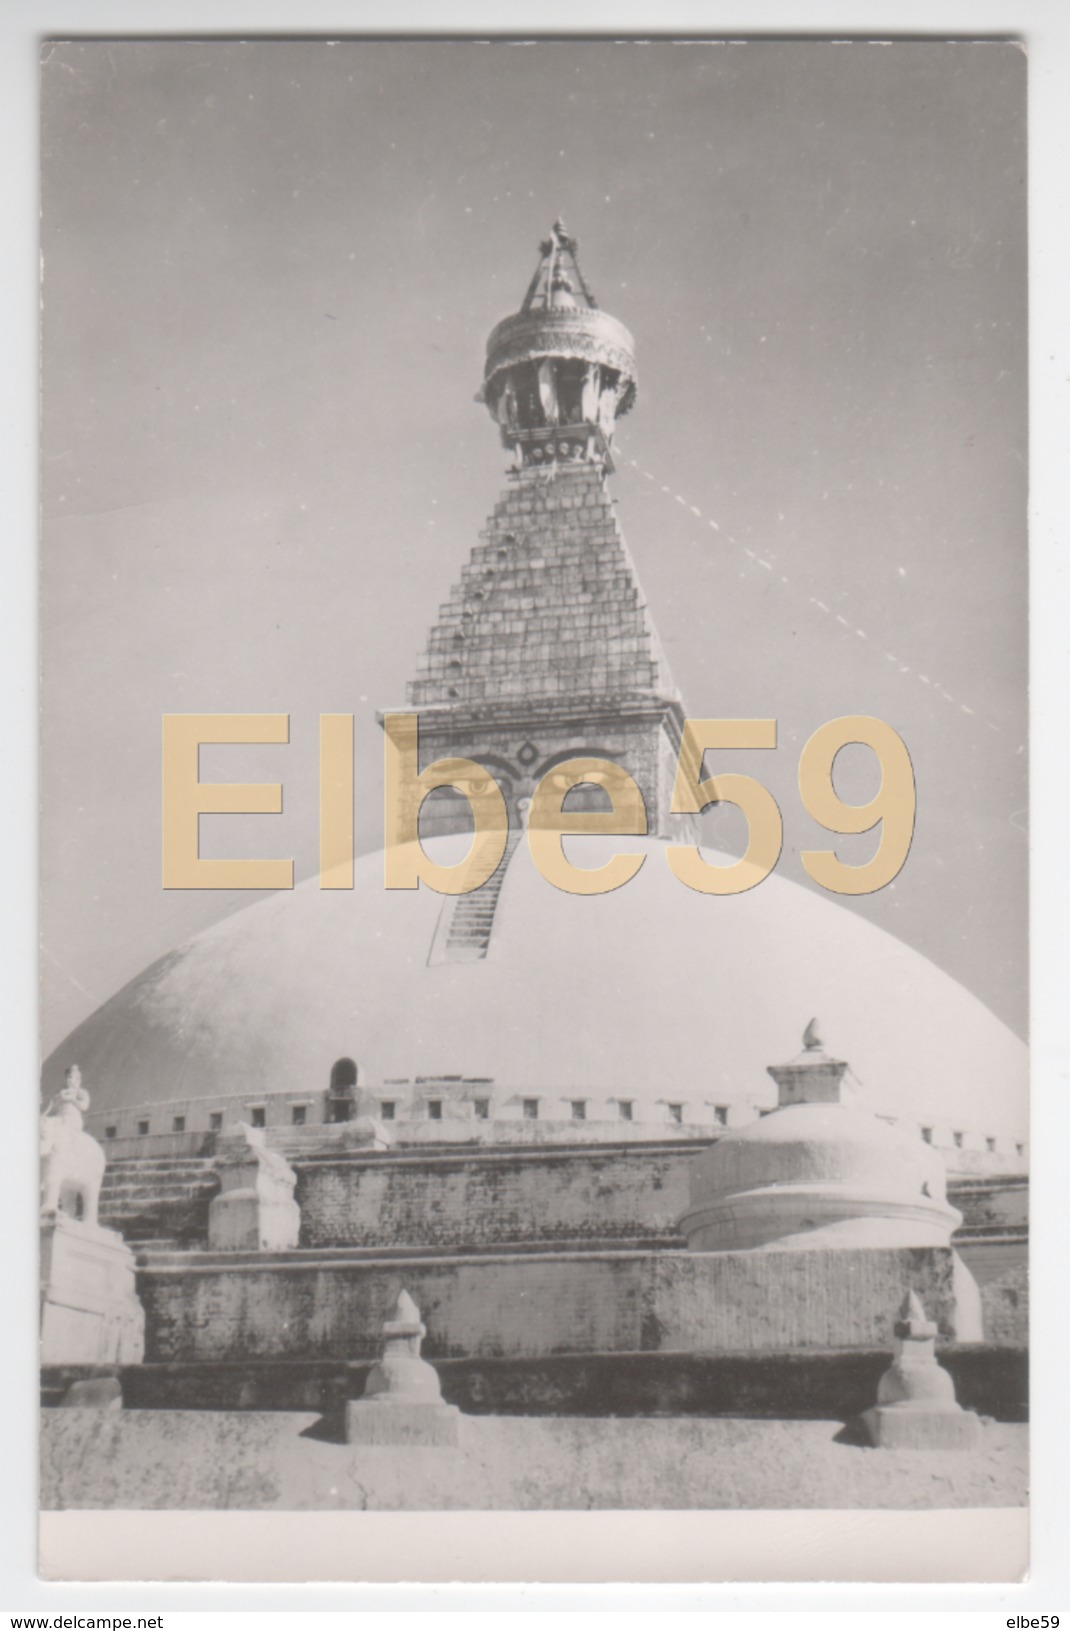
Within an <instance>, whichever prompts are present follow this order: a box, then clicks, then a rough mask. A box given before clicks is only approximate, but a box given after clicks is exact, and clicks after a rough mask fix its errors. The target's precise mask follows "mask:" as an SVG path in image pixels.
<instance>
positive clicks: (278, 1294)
mask: <svg viewBox="0 0 1070 1631" xmlns="http://www.w3.org/2000/svg"><path fill="white" fill-rule="evenodd" d="M403 1288H404V1289H405V1290H406V1291H408V1292H409V1294H410V1296H412V1297H413V1298H414V1300H415V1302H416V1304H417V1306H418V1307H419V1309H420V1311H421V1315H422V1317H423V1320H424V1322H425V1324H426V1326H427V1340H426V1344H425V1352H426V1353H427V1355H428V1356H429V1357H437V1356H440V1355H441V1356H445V1357H459V1358H463V1357H479V1358H498V1357H500V1358H508V1357H512V1356H514V1355H515V1356H526V1357H529V1358H530V1357H536V1356H538V1355H549V1354H566V1353H638V1352H648V1353H650V1352H682V1353H710V1352H725V1351H729V1350H738V1351H759V1350H764V1351H775V1350H785V1349H811V1348H870V1347H887V1346H890V1344H891V1338H892V1323H893V1321H894V1319H895V1314H896V1309H897V1308H898V1306H899V1305H900V1303H901V1302H902V1299H903V1293H904V1291H905V1290H907V1289H911V1290H913V1291H915V1292H916V1293H917V1295H918V1296H919V1297H920V1299H921V1301H922V1305H923V1306H924V1308H925V1309H926V1312H927V1313H928V1314H929V1315H930V1317H931V1318H932V1319H934V1320H935V1321H936V1322H937V1324H938V1325H939V1328H940V1331H941V1334H942V1336H944V1337H945V1338H947V1339H957V1340H959V1341H966V1342H977V1341H980V1340H981V1334H982V1333H981V1317H980V1299H979V1296H978V1293H977V1288H976V1286H975V1285H974V1283H973V1281H972V1280H971V1279H970V1278H969V1276H968V1275H967V1274H966V1273H965V1271H964V1270H963V1268H962V1265H961V1264H960V1263H959V1262H958V1260H957V1258H956V1255H955V1253H954V1252H952V1251H950V1250H948V1249H947V1248H946V1247H927V1248H918V1249H908V1250H900V1251H880V1250H869V1251H849V1250H844V1251H838V1252H778V1251H762V1252H721V1253H705V1252H702V1253H692V1252H669V1251H662V1252H657V1251H653V1252H652V1251H620V1252H611V1251H597V1252H595V1251H577V1252H564V1253H561V1252H557V1253H550V1252H546V1253H535V1252H532V1253H528V1254H525V1255H523V1256H504V1255H499V1256H483V1257H442V1258H434V1257H419V1256H415V1255H414V1256H411V1257H397V1258H390V1259H385V1260H384V1259H382V1258H379V1259H375V1258H365V1257H363V1256H361V1255H360V1254H356V1253H353V1252H351V1251H350V1252H346V1251H336V1252H286V1253H269V1252H262V1253H256V1254H254V1253H245V1252H230V1253H225V1252H215V1253H207V1252H206V1253H185V1254H182V1253H176V1254H174V1255H173V1256H171V1257H166V1258H160V1259H158V1260H155V1261H153V1262H152V1263H151V1264H148V1265H146V1266H145V1267H144V1268H143V1270H142V1272H141V1273H140V1275H139V1277H138V1291H139V1294H140V1296H141V1299H142V1302H143V1303H144V1305H145V1314H146V1359H147V1360H149V1361H153V1362H160V1361H180V1362H182V1361H184V1362H192V1361H227V1360H245V1361H248V1360H251V1359H257V1360H267V1359H295V1360H307V1359H345V1360H354V1359H360V1358H369V1357H372V1356H374V1355H375V1354H377V1353H378V1351H379V1347H380V1344H381V1341H382V1327H383V1321H384V1320H385V1319H386V1318H387V1317H388V1315H389V1312H390V1310H391V1308H392V1307H393V1304H394V1300H395V1299H396V1297H397V1294H398V1292H399V1290H401V1289H403Z"/></svg>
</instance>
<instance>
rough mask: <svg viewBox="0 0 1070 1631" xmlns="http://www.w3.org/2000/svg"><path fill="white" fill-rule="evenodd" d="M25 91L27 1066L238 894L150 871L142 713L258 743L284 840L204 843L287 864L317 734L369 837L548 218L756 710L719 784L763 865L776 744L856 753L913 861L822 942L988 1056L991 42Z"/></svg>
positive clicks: (647, 580) (787, 865) (1003, 872)
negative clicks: (878, 757) (31, 246)
mask: <svg viewBox="0 0 1070 1631" xmlns="http://www.w3.org/2000/svg"><path fill="white" fill-rule="evenodd" d="M43 83H44V129H43V138H42V153H43V167H44V193H43V212H44V219H43V249H44V416H43V418H44V465H43V490H42V499H43V506H44V514H45V528H44V539H43V548H42V572H43V586H42V587H43V594H42V625H43V663H44V680H45V685H44V707H45V715H44V731H43V755H42V778H43V801H44V811H45V814H44V829H43V846H42V850H43V872H44V900H43V911H42V928H43V935H44V944H45V988H44V998H45V1000H44V1041H45V1046H46V1048H47V1047H50V1046H51V1045H53V1044H54V1043H55V1042H56V1041H58V1040H59V1039H60V1038H61V1037H62V1036H63V1035H64V1034H65V1033H66V1032H67V1031H68V1030H69V1029H70V1028H71V1026H72V1025H74V1024H75V1023H77V1021H78V1020H79V1019H81V1018H82V1017H83V1016H84V1015H85V1014H87V1013H88V1012H89V1011H91V1009H93V1008H94V1007H96V1006H97V1005H98V1004H99V1003H100V1002H102V1001H104V1000H105V999H106V998H107V997H108V996H109V995H111V993H112V992H113V991H114V990H115V989H116V988H117V987H118V986H120V985H121V984H122V983H123V982H124V981H125V980H127V979H129V978H130V977H132V976H133V975H134V974H136V973H137V972H138V970H139V969H140V968H142V967H143V966H144V965H145V964H147V963H148V962H150V961H151V960H152V959H153V958H155V957H156V956H158V955H160V954H161V953H162V952H164V951H166V950H167V949H168V948H169V947H170V946H172V945H174V944H175V943H176V942H177V941H179V940H181V939H183V938H184V937H185V936H186V935H188V934H189V933H191V932H194V931H195V930H196V929H198V928H200V927H203V926H204V925H206V924H208V923H210V922H212V921H214V920H215V919H216V918H217V917H219V916H221V915H223V914H224V913H226V912H230V911H232V910H234V909H235V908H236V907H238V906H240V905H243V904H245V903H246V902H247V901H248V900H249V899H252V898H254V897H251V896H243V895H238V894H218V893H214V892H205V893H200V892H198V893H182V892H177V893H176V892H170V893H167V892H164V891H163V890H162V889H161V887H160V881H159V878H160V855H159V848H160V833H159V829H160V811H159V774H160V748H159V738H160V717H161V715H162V714H163V713H166V712H192V711H205V712H240V711H252V712H274V711H280V712H288V713H289V714H290V715H291V745H290V746H289V747H288V748H277V749H267V750H254V749H252V748H246V749H233V750H222V749H217V750H214V751H213V752H212V753H207V752H206V753H205V755H204V763H205V770H206V773H207V774H208V775H210V776H218V777H219V778H220V779H235V780H245V779H249V780H256V779H266V780H280V779H281V780H283V782H284V785H285V790H286V791H285V798H286V814H285V815H284V816H283V817H281V818H266V817H262V818H252V819H250V820H248V821H237V820H233V819H230V820H224V819H223V818H218V819H216V820H213V821H210V822H206V823H204V827H205V836H206V850H207V852H208V853H211V854H221V855H224V854H253V855H255V854H264V855H293V856H294V857H295V858H296V862H297V873H298V876H299V877H301V876H305V875H308V874H309V873H311V872H312V871H313V870H314V869H315V865H316V835H317V810H316V781H317V716H318V714H319V713H320V712H352V713H355V714H356V716H357V755H358V805H359V807H358V848H359V849H370V848H375V847H377V846H378V845H379V843H380V842H381V833H382V826H381V806H380V786H381V754H382V748H381V741H380V733H379V731H378V727H377V726H376V723H375V717H374V716H375V711H376V709H383V708H389V707H392V706H397V705H399V704H402V703H403V701H404V687H405V681H406V679H408V678H409V677H410V676H411V674H412V673H413V671H414V669H415V663H416V658H417V655H418V653H419V651H420V649H421V647H422V645H423V642H424V639H425V636H426V631H427V628H428V626H429V625H430V623H431V622H432V621H433V619H434V617H435V615H436V612H437V609H438V606H439V604H440V602H441V601H443V600H444V599H445V598H446V597H447V594H448V591H449V586H450V584H451V582H452V581H453V580H454V579H455V578H456V577H457V576H458V574H459V572H460V568H461V566H462V564H463V562H464V561H465V560H466V559H467V555H468V552H469V550H470V549H471V547H472V545H473V544H474V543H475V541H476V536H477V533H478V530H479V528H480V527H481V526H483V524H484V522H485V518H486V516H487V514H488V512H489V511H490V509H491V508H492V506H493V504H494V502H495V499H496V497H497V495H498V492H499V490H500V488H501V486H502V471H503V468H504V455H503V453H502V451H501V449H500V447H499V446H498V444H497V438H496V434H495V432H494V429H493V427H492V426H491V424H490V422H489V420H488V419H487V417H486V414H485V411H484V410H483V409H482V408H479V407H477V406H476V405H475V404H474V403H473V401H472V397H473V394H474V392H475V390H476V388H477V387H478V385H479V382H480V377H481V369H482V356H483V344H484V341H485V338H486V335H487V333H488V331H489V329H490V328H491V326H492V325H493V323H494V322H496V321H497V320H498V319H499V318H500V317H502V316H504V315H505V314H506V313H507V312H509V311H511V310H514V309H515V308H516V306H517V305H518V303H519V301H520V298H521V296H522V294H523V292H524V289H525V287H526V284H527V281H528V279H529V277H530V275H531V272H532V270H533V268H534V264H535V259H536V253H537V244H538V240H539V239H540V238H541V237H542V236H543V235H544V234H545V232H546V230H547V228H548V226H549V224H550V222H551V221H552V220H553V218H554V217H555V216H556V215H557V214H559V213H560V214H563V215H564V216H565V219H566V220H567V222H568V225H569V227H570V229H571V230H573V231H574V232H575V233H576V235H577V236H578V238H579V240H580V255H581V262H582V265H583V268H584V272H585V275H586V277H587V279H588V281H589V282H590V283H591V285H592V286H593V288H594V290H595V292H596V293H597V295H598V296H599V298H600V301H601V303H602V304H603V305H604V306H605V307H606V308H607V309H608V310H610V311H612V312H613V313H614V314H615V315H617V316H618V317H620V318H621V319H622V320H623V321H624V322H625V323H626V324H628V326H629V327H630V328H631V329H632V331H633V333H634V334H635V336H636V341H637V346H638V356H639V369H640V389H639V400H638V404H637V407H636V409H635V411H634V413H633V414H632V415H631V416H630V417H629V418H627V419H626V420H625V421H624V423H623V426H622V429H621V432H620V437H619V443H620V446H619V449H618V472H617V475H616V476H615V477H614V484H613V485H614V492H615V494H616V496H617V497H618V498H619V501H620V504H619V510H620V519H621V524H622V526H623V529H624V532H625V535H626V537H627V539H628V542H629V545H630V547H631V550H632V553H633V555H634V557H635V560H636V564H637V568H638V571H639V574H640V577H641V580H642V584H643V588H644V590H645V593H646V596H647V599H648V601H649V603H650V606H651V609H652V613H653V616H654V619H655V622H656V624H657V626H658V629H659V632H660V634H661V637H662V641H663V643H664V645H665V648H666V652H667V655H668V658H669V661H670V663H671V665H672V667H673V671H674V675H675V678H676V680H677V682H678V684H679V686H680V688H681V690H682V691H683V694H684V698H685V702H686V704H687V708H688V712H689V713H690V714H691V715H692V716H729V717H731V716H737V715H754V716H761V717H766V716H773V717H776V718H777V719H778V720H779V721H780V744H781V745H780V748H779V749H778V751H777V752H776V754H763V755H755V756H754V757H753V759H751V760H750V761H749V762H748V761H747V759H746V756H743V755H740V756H739V758H738V762H737V761H736V760H735V759H734V760H733V763H732V765H731V768H733V769H735V768H739V769H750V770H752V771H753V772H754V773H756V774H760V775H761V776H762V779H763V780H764V781H765V782H766V783H767V785H769V786H770V787H771V788H772V789H773V790H774V792H775V793H776V795H777V798H778V800H779V802H780V804H781V808H782V810H783V812H784V820H785V855H784V858H783V860H782V862H781V869H782V871H783V872H784V873H785V874H786V875H787V876H791V877H796V878H799V879H804V878H805V874H804V873H803V872H802V869H801V866H800V865H799V863H798V859H797V852H798V850H799V849H800V848H804V847H811V846H813V845H814V844H815V842H816V843H818V844H823V843H826V842H827V837H825V838H823V837H822V834H821V830H820V829H819V828H816V827H815V826H814V825H813V823H811V822H810V821H809V820H808V818H807V817H806V816H805V814H804V812H803V810H802V808H801V805H800V803H799V799H798V794H797V790H796V767H797V762H798V753H799V750H800V748H801V746H802V744H803V742H805V740H806V739H807V737H808V736H809V735H810V734H811V733H812V731H813V730H814V729H816V728H817V727H818V726H819V725H820V724H822V723H824V722H825V721H826V720H828V719H831V718H834V717H837V716H839V715H842V714H848V713H872V714H876V715H878V716H880V717H881V718H883V719H886V720H887V721H888V722H889V723H891V724H892V725H894V726H895V728H896V729H897V730H898V731H899V732H900V733H901V734H902V736H903V737H904V739H905V741H906V742H907V745H908V747H909V749H910V752H911V755H912V757H913V760H914V765H915V772H916V776H917V783H918V798H919V803H918V826H917V837H916V840H915V844H914V848H913V851H912V853H911V856H910V859H909V860H908V862H907V865H906V867H905V868H904V870H903V872H902V873H901V874H900V877H899V879H898V880H897V881H896V883H895V884H894V885H893V886H891V887H889V888H888V889H886V890H883V891H881V892H880V893H879V894H877V895H874V896H871V897H865V898H863V899H861V900H858V901H855V902H852V903H851V904H850V905H849V906H846V905H845V910H856V911H860V912H862V913H864V914H865V915H866V916H867V917H869V918H871V919H872V920H874V921H876V922H879V923H880V924H882V925H883V926H884V927H886V928H888V929H890V930H892V931H893V932H894V933H896V934H898V935H900V936H902V937H903V938H904V939H905V940H907V941H908V942H909V943H911V944H912V945H915V946H917V947H918V948H919V949H920V950H921V951H923V952H924V953H925V954H926V955H928V956H929V957H931V958H932V959H933V960H934V961H935V962H936V963H938V964H939V965H940V966H941V967H943V968H945V969H946V970H947V971H948V972H949V973H951V974H952V975H954V976H955V977H956V978H957V979H959V980H961V981H962V982H963V983H964V984H965V985H966V986H967V987H969V988H970V989H971V990H972V991H974V992H975V993H976V994H977V995H978V996H979V997H981V998H982V999H983V1000H984V1001H985V1002H987V1003H988V1004H989V1005H990V1006H991V1007H992V1008H993V1009H995V1011H996V1012H997V1013H999V1014H1000V1015H1001V1017H1003V1018H1004V1019H1006V1020H1007V1021H1008V1023H1010V1024H1012V1025H1013V1026H1015V1028H1016V1029H1018V1030H1019V1031H1021V1030H1023V1029H1024V1023H1025V975H1026V969H1025V955H1026V934H1025V911H1026V899H1025V886H1026V842H1025V821H1026V812H1025V804H1026V794H1025V786H1026V764H1025V704H1026V697H1025V675H1026V627H1025V590H1026V532H1025V503H1026V466H1025V456H1026V442H1025V403H1026V396H1025V390H1026V379H1025V355H1026V351H1025V348H1026V322H1025V179H1024V170H1025V150H1024V114H1025V59H1024V56H1023V55H1022V53H1021V52H1020V51H1019V50H1018V49H1017V48H1015V47H1013V46H1000V45H949V44H937V43H928V44H917V45H908V44H894V45H886V46H876V45H874V46H864V45H857V44H856V45H838V46H836V45H827V44H821V43H803V44H779V43H770V42H761V43H752V44H748V45H735V46H723V45H721V46H702V45H686V46H685V45H672V44H664V43H661V44H657V45H646V46H643V45H634V44H632V45H612V44H606V43H575V42H573V43H568V44H538V45H527V46H508V45H501V44H499V45H493V46H488V45H476V44H468V43H466V44H460V43H456V44H451V43H445V42H437V43H416V42H412V41H410V42H406V43H396V44H388V43H376V44H367V43H352V42H351V43H343V44H338V45H334V46H331V45H327V44H325V43H298V44H294V43H290V42H275V43H271V42H261V43H258V44H255V45H241V44H237V43H228V42H221V41H213V42H197V43H191V44H182V43H167V42H159V41H157V42H150V43H144V44H122V43H115V42H98V43H84V42H83V43H78V44H71V45H60V46H57V47H54V48H51V50H50V55H49V56H48V61H47V63H46V66H45V69H44V74H43ZM633 460H634V461H635V462H634V464H633V463H632V462H631V461H633ZM666 489H667V490H666ZM711 522H715V523H716V524H717V528H718V529H719V530H715V529H714V527H713V526H712V525H711ZM748 550H749V551H751V552H752V553H751V554H748V553H747V551H748ZM759 561H765V562H768V563H769V564H768V566H766V567H763V566H761V565H760V564H759ZM784 579H786V580H787V581H786V582H785V581H783V580H784ZM818 602H820V605H819V604H818ZM822 607H825V608H827V610H822V609H821V608H822ZM840 619H842V621H840ZM858 631H862V634H863V635H864V636H865V638H862V637H861V636H860V634H859V633H858ZM886 653H891V654H892V656H894V658H895V661H894V662H893V661H891V660H889V657H888V656H887V655H886ZM949 699H950V700H949ZM966 710H969V711H966ZM844 772H845V774H844V780H843V783H842V785H843V788H844V791H845V792H846V793H848V794H849V795H851V796H855V797H863V796H867V794H868V792H870V791H871V790H872V779H871V773H870V771H869V770H868V769H867V768H866V767H865V766H864V765H863V764H862V763H861V760H859V762H858V763H856V764H853V765H852V764H846V765H845V766H844ZM719 836H721V837H722V838H723V839H724V841H725V842H727V843H731V842H732V841H733V838H734V837H736V836H738V835H736V834H735V833H734V832H733V828H732V824H731V819H730V818H724V819H723V820H722V823H721V826H720V832H719ZM866 842H867V841H865V840H860V841H859V843H861V844H865V843H866ZM710 907H711V931H712V932H716V910H717V903H716V901H715V900H711V902H710Z"/></svg>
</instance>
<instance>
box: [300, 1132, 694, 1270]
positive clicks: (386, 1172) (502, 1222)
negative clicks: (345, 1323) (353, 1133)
mask: <svg viewBox="0 0 1070 1631" xmlns="http://www.w3.org/2000/svg"><path fill="white" fill-rule="evenodd" d="M701 1147H702V1146H701V1145H695V1144H691V1145H688V1144H682V1143H681V1144H676V1145H671V1144H668V1145H636V1146H632V1147H624V1148H620V1149H612V1148H609V1149H606V1148H602V1149H573V1150H560V1149H559V1150H553V1149H530V1150H507V1151H490V1150H481V1151H479V1152H466V1153H464V1154H458V1155H449V1154H444V1153H437V1154H436V1155H435V1156H434V1157H429V1156H426V1155H404V1154H387V1155H380V1156H374V1155H369V1156H359V1157H351V1158H349V1159H345V1158H341V1159H329V1160H306V1161H298V1162H297V1163H296V1166H297V1172H298V1188H297V1200H298V1204H299V1205H300V1207H301V1244H302V1246H309V1247H315V1246H364V1247H379V1248H383V1247H402V1248H404V1247H410V1248H412V1247H417V1248H421V1249H427V1248H429V1247H431V1248H438V1249H450V1250H463V1251H478V1250H481V1249H486V1248H488V1247H493V1246H515V1245H522V1244H524V1243H525V1242H530V1241H540V1242H557V1241H578V1242H584V1241H601V1242H611V1241H655V1240H658V1239H666V1238H668V1239H671V1240H673V1241H675V1240H677V1238H678V1236H677V1229H676V1221H677V1219H678V1218H679V1216H680V1214H681V1213H682V1212H683V1210H684V1208H685V1205H686V1203H687V1193H688V1170H689V1167H690V1163H691V1161H692V1160H693V1159H694V1156H695V1154H696V1151H697V1150H698V1149H699V1148H701Z"/></svg>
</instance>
